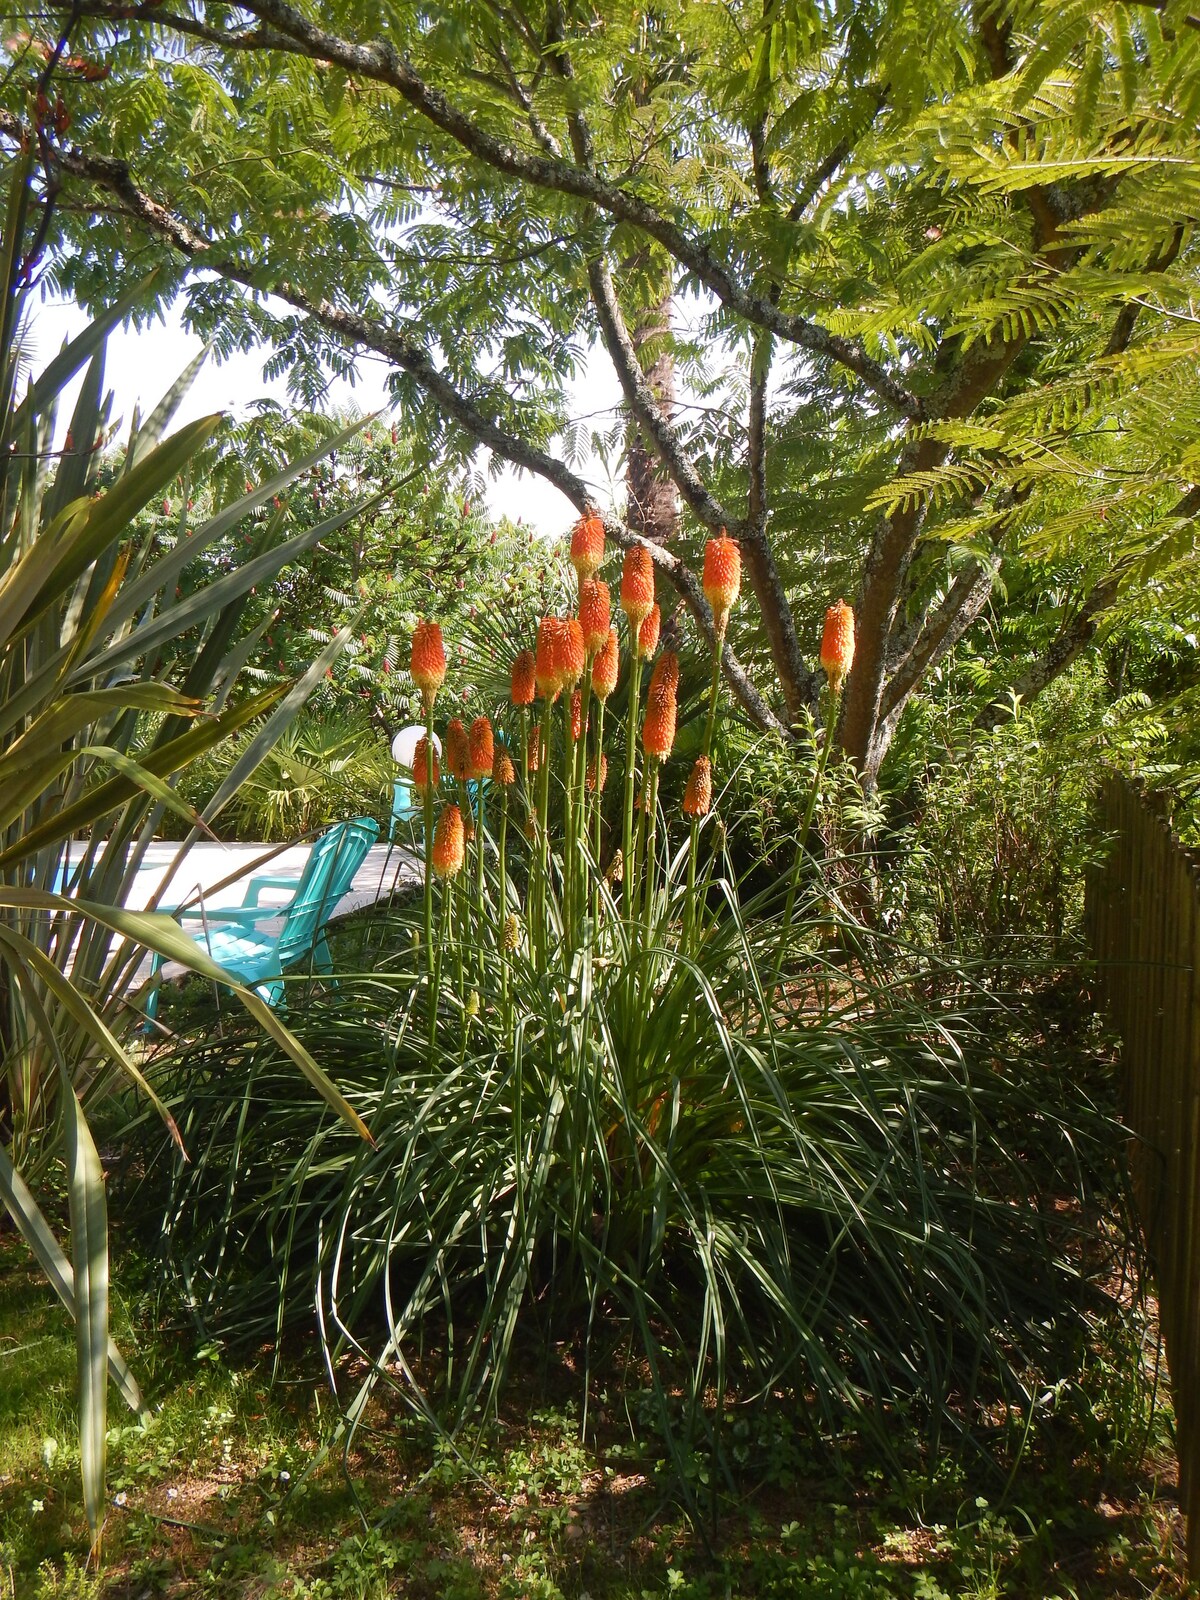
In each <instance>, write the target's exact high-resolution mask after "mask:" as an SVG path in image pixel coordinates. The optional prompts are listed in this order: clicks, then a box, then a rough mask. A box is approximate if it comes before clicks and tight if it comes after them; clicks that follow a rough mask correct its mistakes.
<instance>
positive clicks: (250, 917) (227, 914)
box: [167, 906, 282, 927]
mask: <svg viewBox="0 0 1200 1600" xmlns="http://www.w3.org/2000/svg"><path fill="white" fill-rule="evenodd" d="M281 912H282V907H280V908H279V909H278V910H272V908H271V907H270V906H188V907H186V908H185V909H184V910H182V911H181V910H180V909H179V908H178V907H177V906H176V907H175V908H174V909H172V910H169V911H168V912H167V915H168V916H171V917H196V918H203V919H204V921H205V922H209V923H211V924H212V925H213V927H216V926H217V924H218V923H221V922H241V923H246V924H247V925H249V924H252V923H255V922H267V921H269V920H270V918H271V917H273V916H279V915H280V914H281Z"/></svg>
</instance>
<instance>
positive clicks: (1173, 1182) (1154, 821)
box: [1087, 775, 1200, 1573]
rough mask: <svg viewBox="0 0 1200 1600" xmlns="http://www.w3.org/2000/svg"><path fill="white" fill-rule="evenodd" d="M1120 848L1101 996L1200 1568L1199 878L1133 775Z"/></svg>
mask: <svg viewBox="0 0 1200 1600" xmlns="http://www.w3.org/2000/svg"><path fill="white" fill-rule="evenodd" d="M1100 805H1101V813H1102V825H1103V828H1104V831H1105V832H1106V833H1107V834H1109V835H1111V836H1112V843H1111V847H1110V849H1109V851H1108V852H1107V855H1106V858H1105V860H1104V862H1103V864H1102V865H1100V866H1098V867H1095V868H1093V869H1092V871H1091V872H1089V874H1088V881H1087V929H1088V936H1089V938H1090V940H1091V943H1092V950H1093V953H1094V955H1095V957H1096V960H1097V963H1098V965H1099V983H1098V992H1099V994H1100V995H1101V996H1102V997H1103V1000H1104V1003H1105V1007H1106V1009H1107V1010H1108V1012H1109V1015H1110V1016H1111V1018H1112V1020H1113V1022H1114V1024H1115V1025H1116V1027H1117V1030H1118V1032H1119V1033H1120V1035H1121V1045H1122V1048H1121V1066H1122V1088H1123V1101H1124V1106H1125V1119H1126V1122H1127V1124H1128V1127H1129V1131H1130V1135H1131V1138H1130V1147H1129V1166H1130V1172H1131V1175H1132V1178H1133V1184H1134V1195H1135V1198H1136V1200H1137V1205H1138V1211H1139V1212H1140V1215H1141V1222H1142V1229H1143V1232H1144V1234H1145V1238H1146V1245H1147V1249H1148V1251H1149V1253H1150V1257H1151V1259H1152V1261H1153V1263H1154V1267H1155V1271H1156V1273H1157V1277H1158V1296H1159V1311H1160V1318H1161V1323H1162V1330H1163V1339H1164V1342H1165V1344H1166V1351H1167V1361H1168V1364H1169V1367H1170V1371H1171V1388H1172V1394H1173V1398H1174V1402H1175V1418H1176V1440H1177V1444H1178V1453H1179V1503H1180V1508H1181V1510H1182V1511H1183V1512H1184V1514H1185V1516H1186V1518H1187V1541H1188V1564H1189V1567H1190V1568H1191V1571H1192V1572H1193V1573H1196V1572H1198V1571H1200V982H1198V981H1197V971H1198V970H1200V870H1198V868H1197V863H1196V861H1195V859H1194V858H1192V857H1191V856H1190V855H1189V853H1188V851H1186V850H1185V849H1184V847H1183V846H1182V845H1181V844H1180V842H1179V840H1178V839H1177V838H1176V837H1175V835H1174V834H1173V833H1172V831H1171V828H1170V826H1169V824H1168V823H1167V822H1166V820H1165V819H1164V818H1163V817H1161V816H1159V815H1156V814H1155V813H1154V811H1153V810H1152V809H1151V807H1150V806H1149V805H1148V804H1147V802H1146V801H1145V799H1144V798H1143V797H1142V796H1141V795H1140V794H1139V793H1138V792H1137V791H1136V790H1135V789H1134V787H1133V785H1132V784H1130V783H1129V782H1127V781H1126V780H1125V779H1122V778H1118V777H1116V776H1115V775H1113V776H1109V777H1106V778H1105V780H1104V781H1103V783H1102V784H1101V791H1100Z"/></svg>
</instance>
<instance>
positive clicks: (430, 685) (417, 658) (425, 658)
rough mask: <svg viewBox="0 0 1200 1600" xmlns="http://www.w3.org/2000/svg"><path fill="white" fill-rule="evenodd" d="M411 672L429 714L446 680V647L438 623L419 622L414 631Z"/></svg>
mask: <svg viewBox="0 0 1200 1600" xmlns="http://www.w3.org/2000/svg"><path fill="white" fill-rule="evenodd" d="M409 670H410V671H411V673H412V676H413V682H414V683H415V684H416V686H417V688H418V689H420V691H421V695H422V698H423V699H424V701H425V710H426V712H428V711H429V709H430V708H431V707H432V705H433V702H434V700H435V698H436V696H437V692H438V690H439V689H440V688H441V687H442V684H443V683H444V682H445V680H446V647H445V645H444V644H443V643H442V630H441V628H440V627H439V626H438V624H437V623H436V622H418V623H417V625H416V627H415V628H414V629H413V636H412V660H411V664H410V667H409Z"/></svg>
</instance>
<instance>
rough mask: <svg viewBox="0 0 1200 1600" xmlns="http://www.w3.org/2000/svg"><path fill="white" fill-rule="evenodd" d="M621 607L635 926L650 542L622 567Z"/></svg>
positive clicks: (628, 874)
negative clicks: (625, 628) (627, 660)
mask: <svg viewBox="0 0 1200 1600" xmlns="http://www.w3.org/2000/svg"><path fill="white" fill-rule="evenodd" d="M621 609H622V611H624V613H625V618H626V621H627V622H628V624H629V649H630V655H631V656H632V658H633V669H632V672H631V674H630V680H629V717H628V726H627V728H626V740H625V743H626V765H625V808H624V827H623V829H622V833H621V845H622V850H623V854H624V861H625V905H626V915H627V918H628V920H629V923H630V927H631V928H632V926H633V915H634V913H633V906H634V901H635V899H636V894H637V882H636V876H635V873H634V870H633V800H634V794H635V792H636V786H637V727H638V712H639V709H640V700H641V692H642V657H641V652H640V648H639V636H640V633H641V628H642V623H643V622H645V620H646V618H647V617H648V616H649V615H650V613H651V611H652V610H653V609H654V562H653V560H652V558H651V555H650V551H649V548H648V547H647V546H646V545H634V546H632V547H631V548H630V549H628V550H626V552H625V563H624V566H623V568H622V571H621Z"/></svg>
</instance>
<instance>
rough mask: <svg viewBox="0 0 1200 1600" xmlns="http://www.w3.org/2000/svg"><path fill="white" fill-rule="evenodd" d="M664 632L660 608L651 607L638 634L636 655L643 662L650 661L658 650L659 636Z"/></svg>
mask: <svg viewBox="0 0 1200 1600" xmlns="http://www.w3.org/2000/svg"><path fill="white" fill-rule="evenodd" d="M661 632H662V612H661V611H660V610H659V608H658V606H651V607H650V610H649V611H648V612H647V613H646V615H645V617H643V619H642V625H641V627H640V628H639V629H638V633H637V650H636V654H637V655H638V657H639V658H640V659H641V660H642V661H649V660H650V658H651V656H652V655H653V654H654V652H655V651H656V650H657V649H658V636H659V634H660V633H661Z"/></svg>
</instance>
